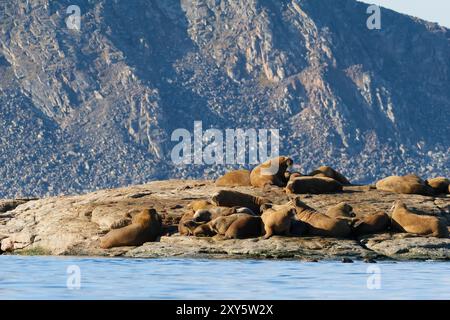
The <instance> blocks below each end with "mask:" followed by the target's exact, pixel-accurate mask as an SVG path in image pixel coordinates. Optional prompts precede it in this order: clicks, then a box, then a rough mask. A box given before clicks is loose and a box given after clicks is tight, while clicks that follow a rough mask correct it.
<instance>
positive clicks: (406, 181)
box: [376, 174, 434, 196]
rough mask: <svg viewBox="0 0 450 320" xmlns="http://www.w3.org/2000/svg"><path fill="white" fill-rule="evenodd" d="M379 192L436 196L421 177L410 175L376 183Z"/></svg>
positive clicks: (385, 179) (393, 177)
mask: <svg viewBox="0 0 450 320" xmlns="http://www.w3.org/2000/svg"><path fill="white" fill-rule="evenodd" d="M376 187H377V189H378V190H382V191H389V192H394V193H402V194H421V195H424V196H432V195H434V190H433V188H431V187H430V186H429V185H427V184H426V182H425V181H423V180H422V179H421V178H420V177H418V176H416V175H414V174H409V175H406V176H390V177H387V178H384V179H381V180H379V181H378V182H377V183H376Z"/></svg>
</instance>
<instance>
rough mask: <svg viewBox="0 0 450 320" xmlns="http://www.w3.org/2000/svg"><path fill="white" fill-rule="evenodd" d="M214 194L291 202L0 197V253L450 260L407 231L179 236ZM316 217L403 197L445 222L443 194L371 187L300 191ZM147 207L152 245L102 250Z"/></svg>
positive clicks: (173, 193) (150, 190)
mask: <svg viewBox="0 0 450 320" xmlns="http://www.w3.org/2000/svg"><path fill="white" fill-rule="evenodd" d="M219 190H235V191H240V192H244V193H248V194H252V195H256V196H261V197H264V198H267V199H269V200H270V201H271V202H273V203H280V204H281V203H285V202H286V201H288V200H289V199H290V197H289V194H286V193H285V192H284V189H282V188H278V187H276V186H270V187H266V188H255V187H251V186H236V187H228V188H227V187H219V186H216V185H215V183H214V181H210V180H166V181H154V182H150V183H148V184H143V185H134V186H129V187H123V188H118V189H106V190H99V191H96V192H92V193H88V194H84V195H74V196H55V197H48V198H43V199H15V200H0V241H1V250H2V251H1V252H2V253H3V254H27V255H32V254H37V255H72V256H109V257H112V256H123V257H137V258H159V257H191V258H192V257H195V258H267V259H271V258H273V259H298V260H305V261H315V260H343V261H349V260H350V261H351V260H352V259H356V260H366V261H373V260H381V259H395V260H411V259H417V260H428V259H433V260H449V259H450V239H449V238H434V237H423V236H416V235H414V234H409V233H391V232H385V233H378V234H371V235H365V236H361V237H355V238H352V239H337V238H330V237H312V236H302V237H285V236H273V237H271V238H270V239H263V238H262V237H258V238H252V239H239V240H238V239H228V240H225V239H224V238H223V237H221V236H214V237H193V236H182V235H179V233H178V226H177V225H178V223H179V220H180V218H181V216H182V215H183V214H184V213H185V212H186V210H187V208H188V206H189V203H191V202H192V201H193V200H200V199H204V200H207V199H210V197H211V195H212V194H214V193H215V192H217V191H219ZM300 198H301V200H302V201H303V202H305V203H306V204H308V205H309V206H311V207H313V208H315V209H316V210H318V211H319V212H325V211H326V210H327V208H328V207H330V206H333V205H335V204H337V203H340V202H346V203H349V204H350V205H351V206H352V207H353V210H354V212H356V213H358V214H360V215H367V214H371V213H373V212H380V211H382V212H386V213H387V214H389V215H390V214H391V212H390V210H391V207H392V204H393V202H395V201H396V200H402V201H403V202H404V203H405V204H407V205H408V207H409V208H412V209H415V210H418V211H422V212H426V214H427V215H435V216H439V217H440V218H442V219H443V220H444V221H446V222H447V225H448V224H450V195H448V194H447V195H440V196H423V195H416V194H396V193H391V192H385V191H381V190H377V189H376V188H375V187H374V186H370V185H365V186H344V188H343V191H342V192H339V193H327V194H302V195H300ZM150 207H151V208H154V209H156V211H157V212H158V213H159V214H160V216H161V217H162V222H163V234H162V236H161V237H159V238H158V239H157V241H155V242H147V243H144V244H143V245H142V246H136V247H130V246H127V247H116V248H111V249H101V248H100V246H99V243H100V238H101V237H102V236H104V235H105V234H106V233H107V232H108V231H109V230H110V228H111V225H112V224H113V223H115V222H116V221H118V220H120V219H121V218H122V217H123V216H124V214H126V213H130V214H132V213H134V212H138V211H140V210H141V209H143V208H150Z"/></svg>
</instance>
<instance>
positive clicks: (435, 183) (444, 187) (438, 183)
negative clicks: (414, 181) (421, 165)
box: [426, 177, 450, 194]
mask: <svg viewBox="0 0 450 320" xmlns="http://www.w3.org/2000/svg"><path fill="white" fill-rule="evenodd" d="M426 183H427V184H428V185H429V186H430V187H431V188H433V190H434V193H435V194H443V193H448V192H449V189H450V180H449V179H447V178H444V177H437V178H432V179H428V180H426Z"/></svg>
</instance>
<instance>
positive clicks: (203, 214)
mask: <svg viewBox="0 0 450 320" xmlns="http://www.w3.org/2000/svg"><path fill="white" fill-rule="evenodd" d="M211 217H212V213H211V211H209V210H207V209H200V210H197V211H195V213H194V216H193V219H192V220H194V221H195V222H208V221H211Z"/></svg>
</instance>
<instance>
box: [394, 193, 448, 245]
mask: <svg viewBox="0 0 450 320" xmlns="http://www.w3.org/2000/svg"><path fill="white" fill-rule="evenodd" d="M392 226H393V227H394V228H395V229H397V230H399V231H401V232H408V233H414V234H418V235H423V236H433V237H437V238H448V235H449V234H448V229H447V224H446V223H445V222H444V221H443V220H441V219H439V218H438V217H435V216H430V215H419V214H415V213H413V212H412V211H410V210H409V209H408V208H407V207H406V206H405V204H404V203H403V202H402V201H400V200H398V201H396V202H394V205H393V206H392Z"/></svg>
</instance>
